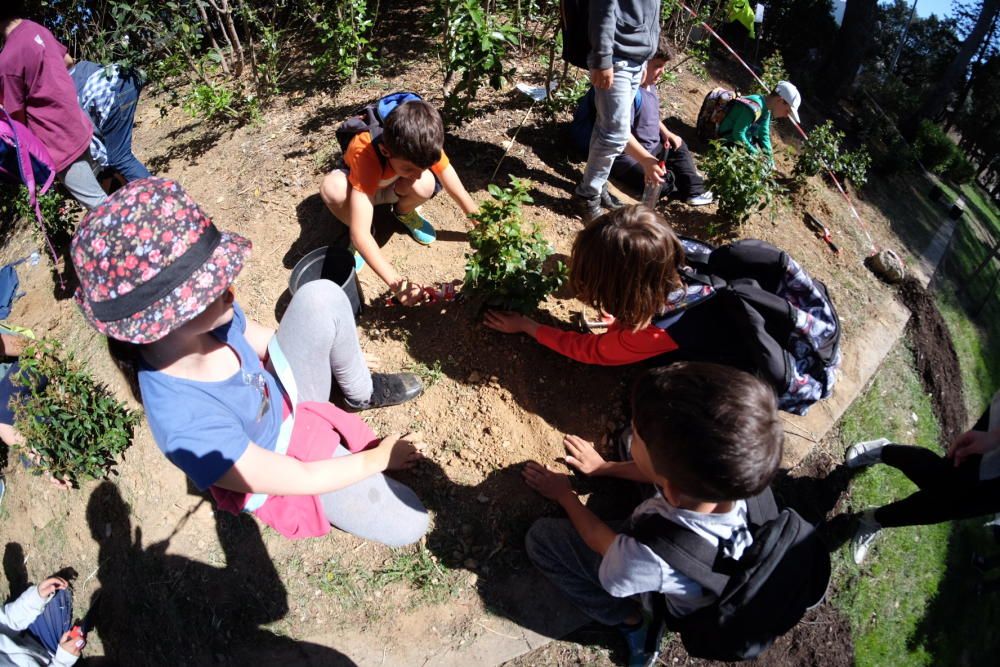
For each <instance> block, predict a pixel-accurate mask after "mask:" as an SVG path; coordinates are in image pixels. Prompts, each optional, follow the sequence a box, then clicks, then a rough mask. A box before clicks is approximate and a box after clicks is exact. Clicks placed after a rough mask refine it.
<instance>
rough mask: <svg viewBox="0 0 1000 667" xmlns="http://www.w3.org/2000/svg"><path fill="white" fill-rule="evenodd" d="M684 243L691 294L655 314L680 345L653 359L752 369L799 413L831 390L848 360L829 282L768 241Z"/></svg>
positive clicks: (782, 404) (788, 409)
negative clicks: (718, 244) (715, 244)
mask: <svg viewBox="0 0 1000 667" xmlns="http://www.w3.org/2000/svg"><path fill="white" fill-rule="evenodd" d="M682 243H683V245H684V250H685V255H686V267H685V269H684V270H683V271H682V276H681V277H682V279H683V281H684V283H685V288H686V293H685V296H684V298H683V300H681V301H679V302H677V303H673V304H667V305H666V306H665V307H664V309H663V311H661V312H660V313H659V314H658V315H657V316H656V317H655V318H654V319H653V325H654V326H657V327H659V328H661V329H664V330H666V331H668V332H669V334H670V337H671V338H672V339H673V340H674V341H675V342H676V343H677V346H678V349H677V350H675V351H674V352H669V353H667V354H666V355H662V356H661V357H657V358H656V359H654V360H653V364H654V365H655V364H658V363H671V362H674V361H679V360H682V359H683V360H688V361H709V362H714V363H720V364H726V365H729V366H733V367H735V368H739V369H741V370H745V371H747V372H749V373H751V374H754V375H756V376H757V377H759V378H760V379H762V380H764V381H765V382H767V383H768V384H770V385H771V386H772V387H773V388H774V390H775V394H776V395H777V397H778V407H779V408H781V409H782V410H784V411H786V412H790V413H793V414H799V415H803V414H805V413H806V412H807V411H808V410H809V408H810V407H811V406H812V404H813V403H815V402H816V401H819V400H821V399H824V398H826V397H827V396H829V395H830V393H831V392H832V391H833V386H834V383H835V382H836V377H837V369H838V367H839V366H840V320H839V318H838V317H837V311H836V309H835V308H834V306H833V302H832V301H831V300H830V296H829V294H828V293H827V290H826V286H825V285H824V284H823V283H822V282H821V281H819V280H816V279H814V278H812V277H811V276H809V274H808V273H806V271H805V270H804V269H803V268H802V267H800V266H799V265H798V263H796V262H795V260H793V259H792V258H791V257H789V256H788V254H787V253H786V252H784V251H783V250H781V249H780V248H776V247H775V246H773V245H771V244H770V243H767V242H765V241H757V240H743V241H737V242H735V243H732V244H729V245H725V246H722V247H719V248H713V247H712V246H710V245H708V244H707V243H702V242H701V241H695V240H693V239H682Z"/></svg>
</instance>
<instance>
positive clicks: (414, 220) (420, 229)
mask: <svg viewBox="0 0 1000 667" xmlns="http://www.w3.org/2000/svg"><path fill="white" fill-rule="evenodd" d="M393 213H395V215H396V219H397V220H399V221H400V222H401V223H403V225H404V226H405V227H406V228H407V229H408V230H409V232H410V236H412V237H413V240H414V241H416V242H417V243H419V244H421V245H430V244H432V243H434V241H435V239H437V233H435V231H434V228H433V227H432V226H431V223H430V221H429V220H428V219H427V218H425V217H424V216H422V215H420V207H419V206H418V207H417V208H415V209H413V210H412V211H410V212H409V213H405V214H403V215H400V214H399V213H396V212H395V211H393Z"/></svg>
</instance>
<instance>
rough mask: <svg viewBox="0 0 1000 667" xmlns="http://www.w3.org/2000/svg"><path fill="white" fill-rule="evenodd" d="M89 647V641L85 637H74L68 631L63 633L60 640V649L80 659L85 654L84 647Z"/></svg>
mask: <svg viewBox="0 0 1000 667" xmlns="http://www.w3.org/2000/svg"><path fill="white" fill-rule="evenodd" d="M86 645H87V640H86V639H84V638H83V637H79V638H77V637H74V636H73V635H72V634H70V633H69V632H68V631H67V632H64V633H63V636H62V637H60V638H59V648H61V649H62V650H64V651H66V652H67V653H69V654H70V655H73V656H76V657H77V658H79V657H80V654H81V653H83V647H84V646H86Z"/></svg>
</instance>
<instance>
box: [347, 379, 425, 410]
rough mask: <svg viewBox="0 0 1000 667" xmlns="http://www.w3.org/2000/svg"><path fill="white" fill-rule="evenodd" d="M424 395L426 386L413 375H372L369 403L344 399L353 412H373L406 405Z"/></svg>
mask: <svg viewBox="0 0 1000 667" xmlns="http://www.w3.org/2000/svg"><path fill="white" fill-rule="evenodd" d="M422 393H424V385H423V383H422V382H420V378H419V377H417V376H416V375H414V374H413V373H372V395H371V397H370V398H369V399H368V400H367V401H361V402H358V403H355V402H354V401H352V400H351V399H349V398H346V397H345V398H344V403H346V404H347V407H349V408H350V409H352V410H358V411H360V410H371V409H372V408H384V407H388V406H390V405H399V404H400V403H406V402H407V401H409V400H412V399H414V398H416V397H417V396H419V395H420V394H422Z"/></svg>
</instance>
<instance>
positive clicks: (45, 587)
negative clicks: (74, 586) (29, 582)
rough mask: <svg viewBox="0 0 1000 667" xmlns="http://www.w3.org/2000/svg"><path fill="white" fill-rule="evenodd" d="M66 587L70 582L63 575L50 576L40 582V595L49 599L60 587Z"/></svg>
mask: <svg viewBox="0 0 1000 667" xmlns="http://www.w3.org/2000/svg"><path fill="white" fill-rule="evenodd" d="M64 588H69V582H67V581H66V580H65V579H63V578H62V577H49V578H48V579H46V580H45V581H43V582H42V583H40V584H38V595H39V596H41V597H42V599H47V598H48V597H49V596H50V595H52V594H53V593H55V592H56V591H58V590H59V589H64Z"/></svg>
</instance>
